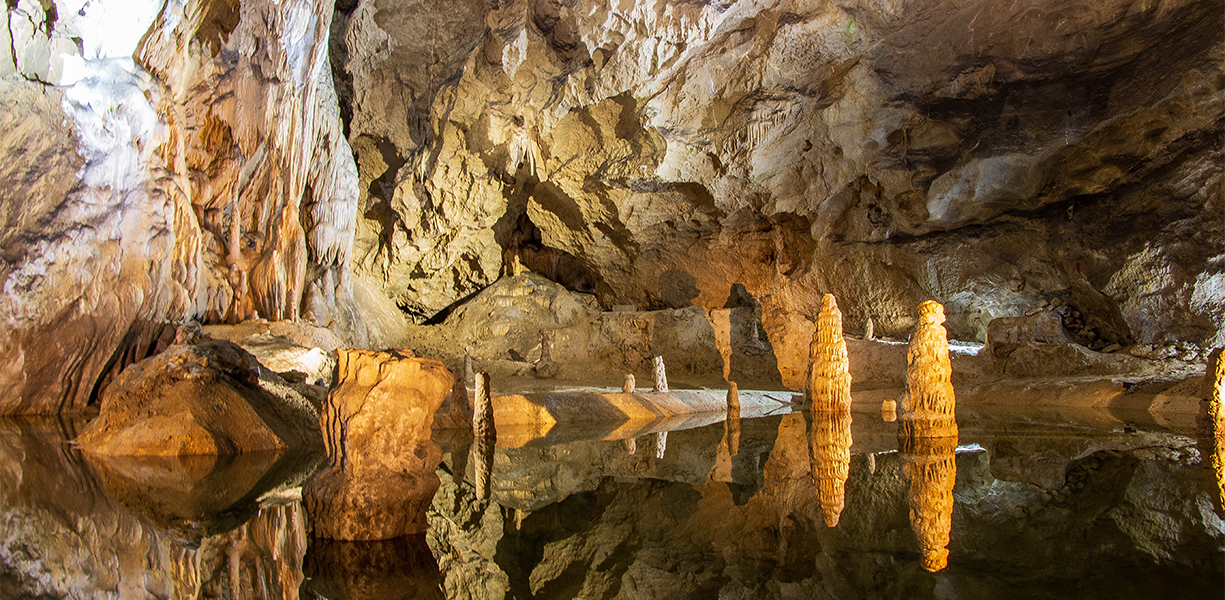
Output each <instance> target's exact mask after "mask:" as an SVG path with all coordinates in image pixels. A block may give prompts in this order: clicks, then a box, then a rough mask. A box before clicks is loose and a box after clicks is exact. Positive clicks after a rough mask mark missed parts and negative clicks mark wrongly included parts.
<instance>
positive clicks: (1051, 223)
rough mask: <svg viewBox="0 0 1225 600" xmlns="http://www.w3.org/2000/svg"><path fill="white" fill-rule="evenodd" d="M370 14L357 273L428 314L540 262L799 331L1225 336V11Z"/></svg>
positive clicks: (595, 285)
mask: <svg viewBox="0 0 1225 600" xmlns="http://www.w3.org/2000/svg"><path fill="white" fill-rule="evenodd" d="M341 4H342V5H345V6H344V7H342V13H343V15H342V16H338V18H337V19H336V20H335V21H334V35H333V43H334V47H335V46H341V48H339V49H338V50H337V51H335V52H333V54H332V61H333V68H334V70H335V72H336V73H337V80H344V81H345V82H346V83H345V84H344V85H342V86H340V87H341V89H342V93H341V104H342V114H345V115H347V117H346V118H347V119H348V126H349V127H350V130H349V136H350V141H351V142H352V143H353V146H354V148H355V150H356V153H357V162H358V170H359V179H360V180H361V182H362V186H361V189H360V194H361V197H360V200H359V203H360V205H361V209H360V211H359V212H360V213H361V215H362V218H359V219H358V227H357V234H356V240H355V246H354V259H355V268H356V270H357V271H358V273H362V274H365V275H368V276H370V277H371V278H373V279H376V280H378V281H381V282H382V286H383V289H384V290H385V292H386V294H387V295H388V296H390V297H392V298H394V299H395V300H396V301H397V303H398V304H399V305H400V306H401V307H402V308H403V309H405V310H406V311H407V312H408V313H409V314H410V315H413V316H415V317H417V318H418V319H419V320H425V319H429V318H431V317H432V316H434V315H436V314H438V313H439V312H440V311H443V310H445V309H446V308H447V307H449V306H451V305H452V304H453V303H455V302H457V301H461V300H463V299H465V298H466V297H468V296H469V295H471V294H472V293H474V292H476V291H478V290H480V289H481V288H483V287H484V286H485V285H487V284H488V283H489V282H491V281H493V280H495V279H497V278H498V277H499V276H500V275H501V274H502V272H503V271H504V270H505V268H506V263H508V262H509V261H510V260H512V257H514V256H516V255H517V256H518V257H519V258H520V260H521V261H522V262H523V263H524V264H525V265H526V266H528V267H529V268H530V269H532V270H534V271H536V272H539V273H542V274H544V275H546V276H548V277H551V278H554V279H556V280H558V281H560V282H563V283H565V284H566V285H568V286H570V287H572V288H574V289H579V290H581V291H592V292H595V293H596V294H597V295H598V297H599V298H600V300H601V303H602V304H604V305H605V306H606V307H607V306H612V305H618V304H635V305H638V306H640V307H664V306H676V305H678V304H679V305H685V304H688V303H695V304H701V305H704V306H707V307H719V306H723V305H724V304H725V303H726V302H727V300H728V299H729V297H730V296H731V295H732V294H731V290H732V286H733V285H734V284H737V283H739V284H742V285H744V286H745V287H746V288H747V289H748V291H749V292H750V293H751V294H753V295H754V296H756V297H757V298H759V299H760V301H761V302H762V305H763V307H764V308H765V322H766V328H767V329H768V330H769V331H770V333H771V337H772V341H774V342H775V343H776V344H777V343H778V342H780V341H783V340H782V338H783V337H785V336H786V335H787V332H788V331H789V330H790V329H792V328H794V327H796V326H799V325H801V324H803V322H804V321H811V320H812V319H813V318H814V317H815V314H816V310H817V306H818V304H819V298H820V295H821V293H822V292H833V293H834V294H836V295H837V296H838V298H839V304H840V306H843V307H844V312H845V314H846V317H847V319H848V323H847V328H848V330H849V331H852V332H854V331H858V330H859V328H860V327H862V324H863V323H864V321H865V320H866V319H867V318H868V317H871V318H872V319H873V322H874V325H875V330H876V332H877V333H878V334H882V333H883V334H885V335H892V336H905V335H906V333H907V332H908V330H909V329H910V328H911V327H912V326H913V324H914V318H915V316H914V314H913V310H914V306H915V305H916V304H917V303H918V302H920V301H922V300H926V299H930V298H934V299H937V300H939V301H941V302H943V303H945V305H946V309H947V312H948V314H949V317H950V320H949V329H950V333H951V334H952V335H953V336H954V337H956V338H960V339H966V340H973V339H978V340H982V339H983V335H984V331H985V327H986V323H987V322H988V321H990V320H991V319H992V318H996V317H1006V316H1017V315H1021V314H1026V313H1027V312H1031V311H1032V310H1035V309H1036V308H1037V307H1038V306H1039V305H1041V304H1042V303H1044V302H1049V301H1051V300H1061V301H1064V302H1068V303H1070V304H1071V305H1072V306H1073V307H1074V308H1075V309H1077V311H1078V312H1081V313H1083V315H1084V320H1085V322H1086V325H1087V327H1085V328H1084V330H1085V332H1086V335H1085V336H1084V337H1083V338H1082V340H1081V341H1083V342H1084V343H1086V344H1087V345H1096V346H1097V347H1099V348H1100V347H1102V346H1105V345H1107V344H1109V343H1112V342H1119V343H1121V345H1124V346H1126V345H1127V344H1128V343H1131V342H1139V343H1144V344H1163V343H1165V342H1169V341H1173V340H1180V341H1184V342H1191V343H1194V344H1198V345H1214V344H1221V343H1222V342H1225V336H1223V334H1222V331H1223V329H1222V327H1223V325H1225V319H1223V318H1222V315H1223V314H1225V304H1223V303H1225V288H1223V287H1222V284H1225V272H1223V271H1222V268H1223V267H1225V262H1223V261H1225V254H1223V253H1222V248H1223V246H1225V244H1223V240H1225V238H1223V235H1222V228H1223V227H1222V225H1223V223H1222V221H1223V219H1222V213H1223V211H1225V206H1223V205H1222V185H1223V182H1222V176H1221V163H1222V156H1221V146H1220V140H1221V137H1222V123H1223V117H1222V115H1223V108H1222V107H1223V104H1222V87H1223V85H1225V84H1223V78H1222V72H1221V64H1222V59H1223V58H1225V45H1223V44H1222V41H1223V38H1225V35H1223V34H1222V31H1223V27H1225V25H1223V17H1222V12H1223V10H1222V6H1221V5H1220V3H1219V2H1213V1H1211V0H1208V1H1194V0H1185V1H1175V2H1163V3H1157V4H1154V3H1151V2H1133V1H1129V0H1111V1H1108V2H1095V3H1087V2H1078V1H1030V2H1014V3H1011V5H1009V6H1007V7H1005V6H999V5H998V4H997V3H994V2H987V1H976V2H968V3H956V4H954V5H950V4H948V3H941V2H935V1H927V0H918V1H908V2H902V1H893V2H890V1H882V2H871V3H865V2H823V3H821V2H803V1H775V2H669V1H666V0H642V1H639V2H634V3H614V2H605V1H601V0H569V1H565V2H562V1H550V0H518V1H503V2H500V3H495V4H490V3H487V2H483V1H473V0H467V1H464V0H461V1H458V2H456V1H449V2H445V3H444V2H434V1H422V2H415V3H411V4H408V5H405V4H403V3H401V2H394V1H392V0H360V1H352V0H350V1H348V2H342V3H341ZM406 12H411V14H412V15H414V19H412V20H409V19H407V18H406V17H405V14H406ZM480 19H483V24H484V29H483V30H482V29H481V27H480V26H478V22H479V20H480ZM389 82H392V83H394V84H395V85H388V83H389ZM1089 333H1091V334H1092V336H1089V335H1087V334H1089Z"/></svg>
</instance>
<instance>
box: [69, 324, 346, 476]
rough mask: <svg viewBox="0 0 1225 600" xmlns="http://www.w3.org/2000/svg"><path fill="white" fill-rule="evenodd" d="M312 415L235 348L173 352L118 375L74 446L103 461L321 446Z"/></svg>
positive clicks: (207, 346)
mask: <svg viewBox="0 0 1225 600" xmlns="http://www.w3.org/2000/svg"><path fill="white" fill-rule="evenodd" d="M317 418H318V417H317V413H316V411H315V409H314V408H313V407H312V406H311V404H310V402H309V401H308V400H307V399H306V398H305V397H303V396H302V395H301V394H300V393H298V392H297V391H295V390H294V389H293V388H291V387H290V386H289V385H288V384H287V383H286V382H285V381H284V380H282V379H281V378H280V377H278V376H277V375H276V374H275V373H273V372H271V371H269V370H268V369H265V368H262V367H261V366H260V364H259V362H258V361H256V360H255V357H253V356H251V354H249V353H247V352H246V351H244V350H243V349H242V348H240V347H238V346H237V345H236V344H233V343H231V342H227V341H222V340H204V341H201V342H200V343H198V344H194V345H175V346H171V347H170V348H168V349H167V350H166V351H165V352H163V353H162V354H159V355H157V356H154V357H152V358H148V359H145V360H143V361H141V362H139V363H136V364H134V365H132V366H130V367H128V368H127V369H125V370H124V371H123V373H121V374H120V375H119V377H118V378H117V379H116V380H115V382H114V383H113V384H112V385H110V386H108V387H107V388H106V390H105V391H104V392H103V395H102V407H101V413H100V414H99V415H98V418H97V419H95V420H94V421H93V422H91V423H90V424H89V425H88V426H87V427H86V428H85V430H84V432H82V434H81V435H80V437H78V438H77V445H79V446H80V447H81V449H82V450H84V451H86V452H91V453H95V454H106V455H160V456H175V455H195V454H234V453H240V452H251V451H260V450H285V449H289V448H303V447H315V448H318V447H319V446H321V445H322V440H321V439H320V436H319V431H318V427H317V425H316V422H317Z"/></svg>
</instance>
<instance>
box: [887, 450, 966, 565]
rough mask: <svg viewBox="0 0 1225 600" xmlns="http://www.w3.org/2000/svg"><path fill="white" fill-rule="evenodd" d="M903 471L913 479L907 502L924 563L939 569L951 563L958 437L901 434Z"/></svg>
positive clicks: (899, 455)
mask: <svg viewBox="0 0 1225 600" xmlns="http://www.w3.org/2000/svg"><path fill="white" fill-rule="evenodd" d="M898 445H899V450H900V452H899V454H898V457H899V459H900V460H901V463H902V474H903V475H904V476H905V477H906V478H907V479H908V480H909V481H910V485H909V488H908V491H907V493H906V503H907V504H908V505H909V506H910V527H911V529H913V530H914V533H915V537H916V538H918V540H919V549H920V552H921V554H922V559H921V562H922V565H923V568H924V569H925V570H927V571H931V572H933V573H934V572H936V571H939V570H941V569H943V568H945V567H947V566H948V557H949V551H948V545H949V533H950V532H951V531H952V529H953V484H954V483H955V482H956V481H957V456H956V449H957V437H956V436H955V435H954V436H951V437H947V436H946V437H937V438H931V437H910V436H906V435H902V434H899V435H898Z"/></svg>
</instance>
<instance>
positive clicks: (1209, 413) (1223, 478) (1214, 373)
mask: <svg viewBox="0 0 1225 600" xmlns="http://www.w3.org/2000/svg"><path fill="white" fill-rule="evenodd" d="M1200 398H1201V400H1200V411H1199V414H1198V415H1197V416H1196V426H1197V427H1196V428H1197V429H1198V432H1197V433H1198V438H1199V443H1198V445H1199V452H1200V456H1201V457H1202V458H1201V461H1203V463H1204V466H1205V468H1207V469H1209V470H1210V471H1211V476H1212V483H1213V488H1214V490H1215V492H1216V493H1215V494H1214V497H1213V500H1214V502H1215V504H1216V509H1217V511H1218V512H1219V513H1220V514H1225V352H1222V349H1220V348H1217V349H1216V350H1213V351H1212V353H1211V354H1209V356H1208V363H1207V365H1206V368H1205V370H1204V380H1203V383H1202V384H1201V387H1200Z"/></svg>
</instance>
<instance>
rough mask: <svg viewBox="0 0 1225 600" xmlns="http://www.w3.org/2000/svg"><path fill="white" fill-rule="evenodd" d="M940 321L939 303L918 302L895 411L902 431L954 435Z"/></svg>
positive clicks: (953, 401) (948, 367)
mask: <svg viewBox="0 0 1225 600" xmlns="http://www.w3.org/2000/svg"><path fill="white" fill-rule="evenodd" d="M943 323H944V307H943V306H940V304H939V303H937V302H935V301H932V300H928V301H926V302H924V303H922V304H920V305H919V326H918V328H917V329H916V330H915V333H914V337H912V338H911V340H910V348H909V350H907V352H906V390H905V391H904V392H903V393H902V400H901V414H900V415H899V416H900V419H901V428H900V430H899V431H900V432H902V433H903V434H905V435H917V436H956V435H957V421H956V418H955V414H954V412H955V409H956V402H957V399H956V397H955V396H954V395H953V382H952V375H953V369H952V366H951V365H950V364H949V342H948V337H947V336H946V334H945V331H944V325H943Z"/></svg>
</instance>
